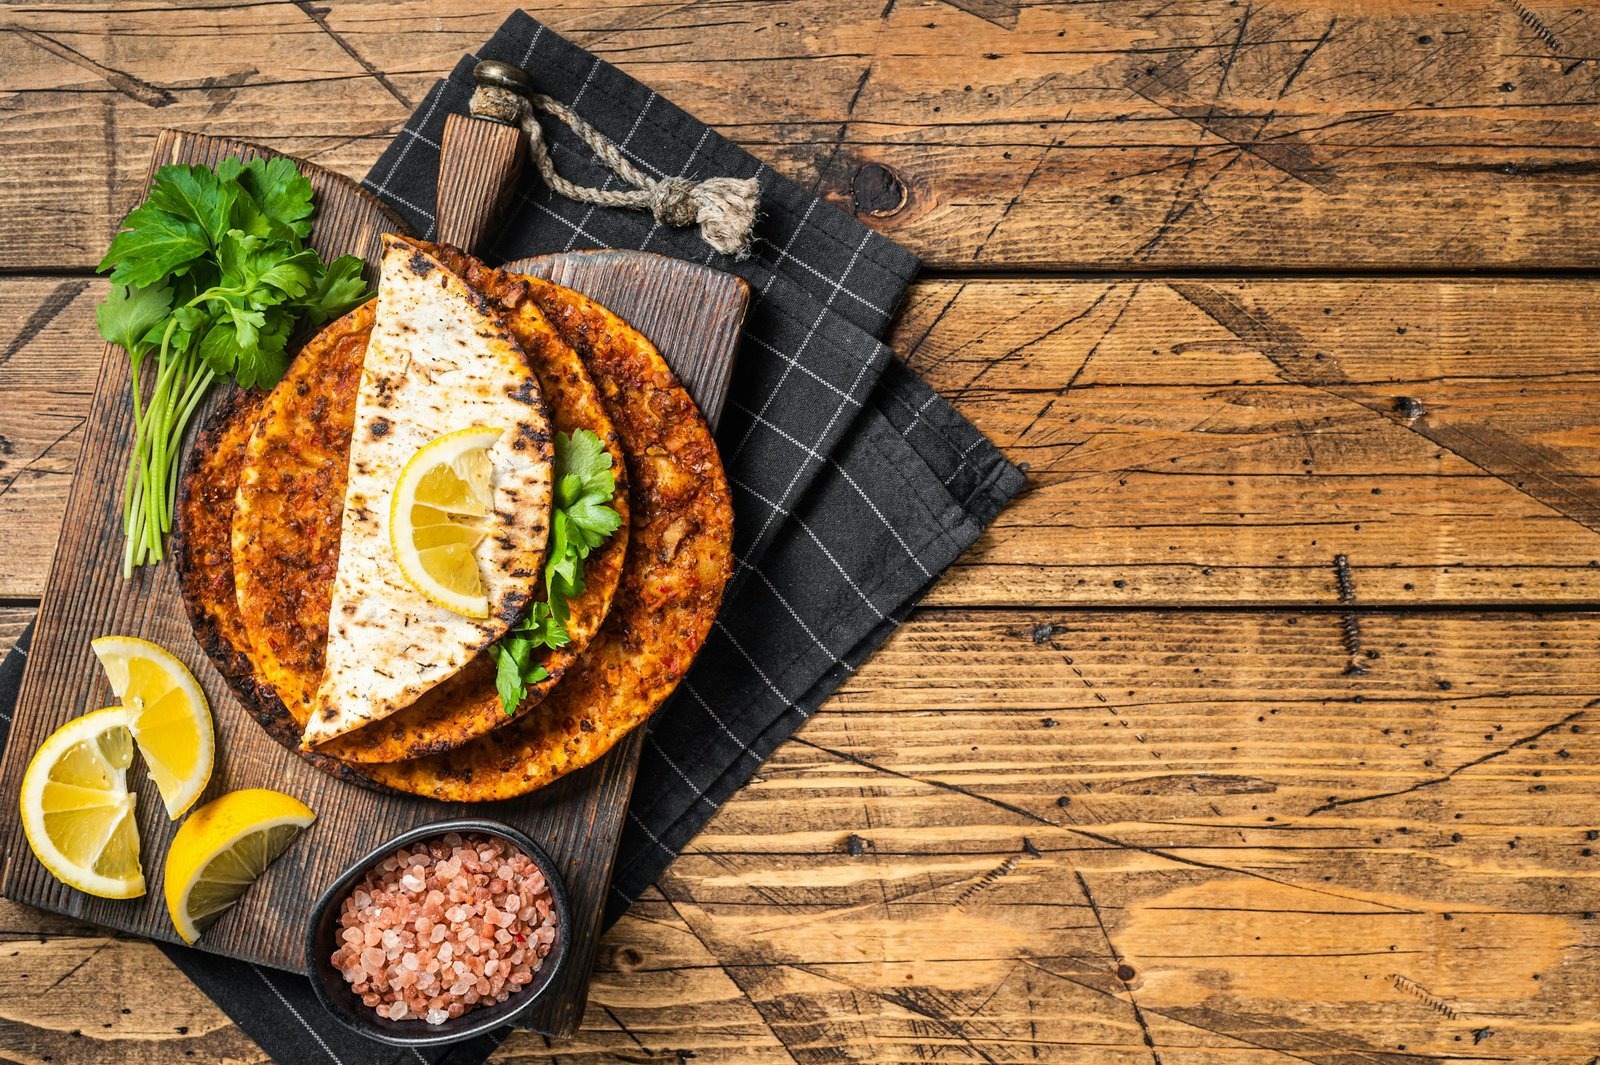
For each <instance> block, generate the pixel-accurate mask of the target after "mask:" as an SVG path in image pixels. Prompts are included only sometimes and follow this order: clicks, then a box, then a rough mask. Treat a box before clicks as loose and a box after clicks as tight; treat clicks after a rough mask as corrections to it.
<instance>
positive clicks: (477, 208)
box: [435, 115, 527, 252]
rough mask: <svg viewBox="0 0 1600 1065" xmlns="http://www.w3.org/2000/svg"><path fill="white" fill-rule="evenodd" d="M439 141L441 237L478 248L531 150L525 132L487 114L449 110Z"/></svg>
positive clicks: (438, 222)
mask: <svg viewBox="0 0 1600 1065" xmlns="http://www.w3.org/2000/svg"><path fill="white" fill-rule="evenodd" d="M440 144H441V147H440V150H439V191H438V207H437V210H436V212H435V213H436V225H437V227H438V232H437V234H436V238H437V239H438V240H439V241H440V242H442V243H444V244H454V245H455V246H456V247H458V248H461V249H463V250H465V251H469V252H475V251H479V250H481V249H480V247H479V245H480V244H481V243H482V241H483V237H484V235H485V234H487V233H488V232H489V231H490V229H491V228H492V227H493V225H494V221H495V217H496V216H497V215H498V214H499V213H500V208H501V207H503V206H504V205H505V202H506V198H507V197H508V196H510V195H511V193H512V191H513V190H514V189H515V188H516V180H517V175H518V174H519V173H521V171H522V160H523V158H524V156H526V154H527V152H526V150H525V149H524V147H523V135H522V131H521V130H519V129H517V127H515V126H508V125H505V124H504V123H501V122H491V121H489V120H488V119H486V118H469V117H468V116H466V115H450V116H449V117H447V118H446V119H445V120H444V136H443V139H442V140H441V141H440Z"/></svg>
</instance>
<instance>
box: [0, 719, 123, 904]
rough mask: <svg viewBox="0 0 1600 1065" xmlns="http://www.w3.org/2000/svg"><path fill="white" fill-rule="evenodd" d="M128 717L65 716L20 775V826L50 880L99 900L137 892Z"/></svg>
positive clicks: (119, 897)
mask: <svg viewBox="0 0 1600 1065" xmlns="http://www.w3.org/2000/svg"><path fill="white" fill-rule="evenodd" d="M130 721H131V715H130V714H129V712H128V711H127V710H125V709H124V708H122V707H120V706H113V707H109V708H107V709H105V710H96V711H94V712H93V713H91V714H84V715H83V716H82V717H76V718H73V719H72V720H71V721H68V722H67V723H66V724H65V725H62V726H61V727H60V728H58V729H56V730H55V731H54V732H52V733H51V734H50V736H49V737H48V738H47V739H46V740H45V741H44V742H43V743H42V744H40V745H39V749H38V750H37V751H35V752H34V754H33V759H32V760H31V761H30V762H29V763H28V768H27V770H25V771H24V772H23V774H22V794H21V801H20V803H19V806H20V807H21V810H22V828H23V832H24V833H25V834H26V835H27V837H28V846H30V847H32V848H33V853H34V855H35V856H37V857H38V859H39V861H40V862H41V863H43V865H44V867H45V868H46V869H48V870H49V871H50V875H51V876H54V877H55V878H56V879H57V880H60V881H61V882H62V883H64V884H67V885H68V886H70V887H75V888H77V889H78V890H79V891H87V892H88V893H89V894H91V895H99V896H100V897H101V898H106V899H131V898H137V897H138V896H140V895H143V894H144V870H143V869H141V868H140V867H139V826H138V824H137V823H136V822H135V821H134V819H133V804H134V796H133V793H132V792H130V791H129V790H128V780H127V777H128V765H129V764H130V763H131V762H132V761H133V736H132V735H131V734H130V732H129V724H130Z"/></svg>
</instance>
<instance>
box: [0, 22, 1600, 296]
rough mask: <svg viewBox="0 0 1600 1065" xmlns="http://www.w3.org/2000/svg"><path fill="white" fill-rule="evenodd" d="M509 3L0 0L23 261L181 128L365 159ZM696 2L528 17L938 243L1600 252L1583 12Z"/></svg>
mask: <svg viewBox="0 0 1600 1065" xmlns="http://www.w3.org/2000/svg"><path fill="white" fill-rule="evenodd" d="M514 6H515V5H514V4H513V3H511V2H507V0H493V2H489V3H482V4H478V5H471V6H466V7H463V6H462V5H460V4H453V3H446V2H445V0H412V2H408V3H404V4H390V3H386V2H382V0H334V2H331V3H327V4H321V5H316V7H315V10H313V8H312V7H311V6H310V5H303V4H242V5H216V4H197V3H187V4H181V5H179V6H177V7H171V6H167V5H161V6H151V5H138V6H128V5H110V6H107V5H101V6H97V7H94V8H92V9H89V10H88V11H87V12H86V10H85V9H82V8H80V7H78V6H75V5H47V4H38V3H25V4H13V5H8V6H7V7H5V8H4V9H3V10H0V28H3V29H8V30H11V31H12V32H10V33H7V34H4V35H0V58H3V60H4V62H0V89H4V90H5V91H6V92H8V93H10V94H11V96H10V99H11V100H13V101H15V103H14V106H13V109H12V110H11V111H10V114H11V116H12V117H11V120H10V121H8V122H7V123H5V124H4V126H3V128H0V178H3V179H4V180H0V213H3V214H4V216H5V217H7V218H8V219H11V220H12V221H13V223H14V224H15V226H16V229H15V234H14V238H13V239H11V240H8V241H7V242H6V244H5V246H4V248H3V249H0V265H3V266H5V267H7V268H10V269H39V268H42V267H61V266H77V267H83V266H87V265H90V264H92V263H93V262H94V261H95V260H96V259H97V258H98V256H99V254H100V251H101V249H102V247H103V246H104V243H105V240H106V238H107V236H108V234H109V232H110V229H111V226H112V224H113V223H114V221H115V219H116V218H118V217H120V216H121V214H122V212H123V211H125V210H126V209H127V207H128V206H129V205H130V204H131V202H132V198H133V186H134V183H135V181H136V180H137V177H138V174H139V173H140V172H141V168H142V163H143V160H144V158H145V156H146V152H147V143H148V140H149V138H150V137H151V136H153V134H154V132H155V131H156V130H157V129H159V128H161V127H163V126H171V125H177V126H192V127H196V128H198V127H201V126H204V128H205V129H206V130H207V131H209V132H214V133H218V134H225V135H234V136H241V137H247V138H250V139H254V140H258V141H262V142H264V143H266V144H268V145H270V146H272V147H275V148H278V149H280V150H283V151H288V152H291V153H294V154H297V155H302V156H304V157H307V158H311V159H313V160H315V161H317V162H320V163H324V164H327V165H330V166H332V167H333V168H334V169H337V170H339V171H341V172H344V173H346V174H349V175H352V176H359V175H360V174H362V173H364V172H365V171H366V169H367V167H368V166H370V164H371V163H372V161H373V160H374V159H376V158H377V156H378V153H379V151H380V150H381V148H382V147H383V145H385V144H386V143H387V142H388V140H389V139H390V138H391V137H392V136H393V135H394V133H395V132H396V131H397V130H398V129H399V128H400V125H401V123H402V122H403V120H404V118H405V116H406V115H407V114H409V113H410V111H411V109H412V108H413V107H414V106H415V105H416V104H417V103H418V102H419V101H420V100H421V99H422V97H423V94H424V93H425V91H426V89H427V87H428V85H429V84H430V83H431V82H432V80H433V79H434V78H436V77H439V76H441V75H443V74H444V73H445V72H447V71H448V70H449V69H450V68H451V67H452V66H453V65H454V64H455V62H456V60H457V59H458V58H459V57H460V56H461V55H462V54H463V53H466V52H469V51H471V50H472V49H474V48H476V47H477V46H478V45H480V44H481V43H482V42H483V41H484V39H486V38H487V37H488V36H489V35H490V33H491V32H492V31H493V29H494V28H495V27H496V26H497V25H498V24H499V23H500V21H501V20H502V19H503V18H504V16H505V15H506V14H507V13H508V12H509V11H510V10H512V8H513V7H514ZM702 6H705V5H694V4H682V5H670V4H662V3H658V2H655V0H630V2H627V3H615V4H611V3H608V4H597V3H562V4H543V5H537V6H535V7H533V8H531V9H530V10H531V12H532V13H533V14H534V15H535V16H536V17H538V18H540V19H541V20H543V21H545V22H547V23H548V24H549V25H550V26H551V27H552V28H553V29H555V30H557V31H558V32H561V33H563V34H565V35H567V36H569V37H570V38H571V39H573V40H574V41H576V42H577V43H578V44H580V45H583V46H584V47H587V48H589V49H591V50H593V51H594V52H596V53H597V54H599V55H601V56H602V57H604V58H606V59H607V60H609V61H611V62H614V63H616V64H617V65H618V66H620V67H621V68H622V69H624V70H626V71H628V72H629V73H630V74H633V75H634V76H636V77H638V78H640V79H641V80H643V81H644V82H645V83H646V84H648V85H650V86H651V87H652V88H654V89H657V90H658V91H660V92H661V93H662V95H664V96H666V97H667V98H669V99H671V100H673V101H674V102H676V103H678V104H680V105H681V106H683V107H684V108H685V109H687V110H688V111H689V112H691V113H692V114H696V115H698V116H700V117H701V118H703V119H705V120H706V121H708V122H710V123H711V124H713V125H714V126H715V127H716V128H718V129H719V130H720V131H721V132H723V133H725V134H726V135H728V136H729V137H731V138H732V139H733V140H734V141H736V142H738V143H740V144H743V145H745V146H747V147H749V148H750V149H751V150H752V151H754V152H755V153H756V154H758V155H760V156H761V157H763V158H764V159H766V160H768V161H769V162H771V163H772V164H773V165H774V166H775V167H776V168H777V169H779V170H780V171H781V172H783V173H785V174H787V175H789V176H790V177H793V178H795V179H797V180H798V181H800V182H801V183H802V184H805V185H807V186H808V187H814V188H816V189H817V190H818V191H820V192H822V193H824V194H825V195H826V196H827V197H828V198H829V199H830V200H832V201H833V202H836V203H838V204H839V205H841V206H843V207H845V208H846V209H852V210H856V209H859V211H860V214H861V216H862V217H863V218H865V219H867V220H868V221H869V222H870V223H871V224H873V225H875V226H878V227H880V228H882V229H883V230H884V231H886V232H888V233H890V234H892V235H893V236H894V237H895V238H896V239H898V240H900V241H902V242H904V243H905V244H907V245H908V246H909V247H911V248H912V249H913V250H915V251H916V252H917V253H918V254H920V255H922V256H923V257H924V258H925V259H927V260H928V261H929V262H931V263H934V264H937V265H943V266H979V267H990V268H992V267H999V268H1015V267H1018V266H1022V265H1031V266H1058V267H1069V268H1080V267H1081V268H1089V269H1104V268H1108V267H1122V268H1135V269H1160V268H1170V267H1178V266H1197V265H1212V266H1216V265H1224V266H1234V267H1238V266H1244V265H1256V266H1290V267H1319V268H1328V269H1334V270H1341V269H1347V268H1350V267H1354V266H1368V267H1386V268H1406V267H1425V268H1428V269H1433V268H1438V267H1442V266H1479V267H1481V266H1571V267H1587V266H1592V264H1593V263H1594V262H1595V258H1596V254H1597V253H1600V226H1597V225H1596V224H1595V221H1596V206H1597V199H1600V197H1597V192H1600V187H1597V181H1600V147H1597V146H1596V145H1597V141H1596V138H1595V114H1594V109H1593V107H1592V104H1593V102H1594V84H1593V82H1594V78H1593V75H1594V59H1593V58H1592V57H1594V56H1595V55H1596V54H1597V46H1600V16H1597V15H1596V14H1595V13H1594V12H1593V11H1589V10H1587V9H1584V10H1578V9H1573V8H1570V7H1566V8H1562V7H1557V6H1555V5H1550V4H1544V3H1536V2H1532V0H1530V2H1528V3H1523V2H1521V0H1516V2H1507V0H1462V2H1459V3H1454V4H1449V5H1444V6H1440V5H1438V4H1435V3H1424V2H1416V0H1409V2H1399V0H1396V2H1376V0H1362V2H1341V0H1296V2H1294V3H1273V4H1236V3H1232V2H1230V0H1194V2H1192V3H1186V4H1158V5H1156V6H1155V7H1154V8H1146V7H1143V6H1141V5H1138V4H1121V3H1098V4H1024V3H1021V2H1020V0H961V2H946V0H895V2H892V3H886V4H858V3H852V2H850V0H800V2H795V3H788V4H785V5H784V6H783V8H782V9H781V14H776V15H775V14H774V13H773V10H772V9H771V7H770V6H768V5H767V4H764V3H762V2H760V0H744V2H721V3H717V4H715V5H710V6H709V9H708V10H701V7H702ZM185 11H190V12H193V17H181V16H182V13H183V12H185ZM175 15H176V16H178V17H177V22H174V21H173V20H174V18H175ZM68 157H70V158H73V159H74V160H75V164H74V165H73V166H72V167H70V168H66V169H65V171H64V172H63V168H61V167H60V166H59V165H58V163H59V160H60V159H62V158H68ZM62 202H67V203H71V204H73V205H74V206H73V209H72V210H71V211H62V210H60V209H59V208H58V205H59V204H60V203H62Z"/></svg>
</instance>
